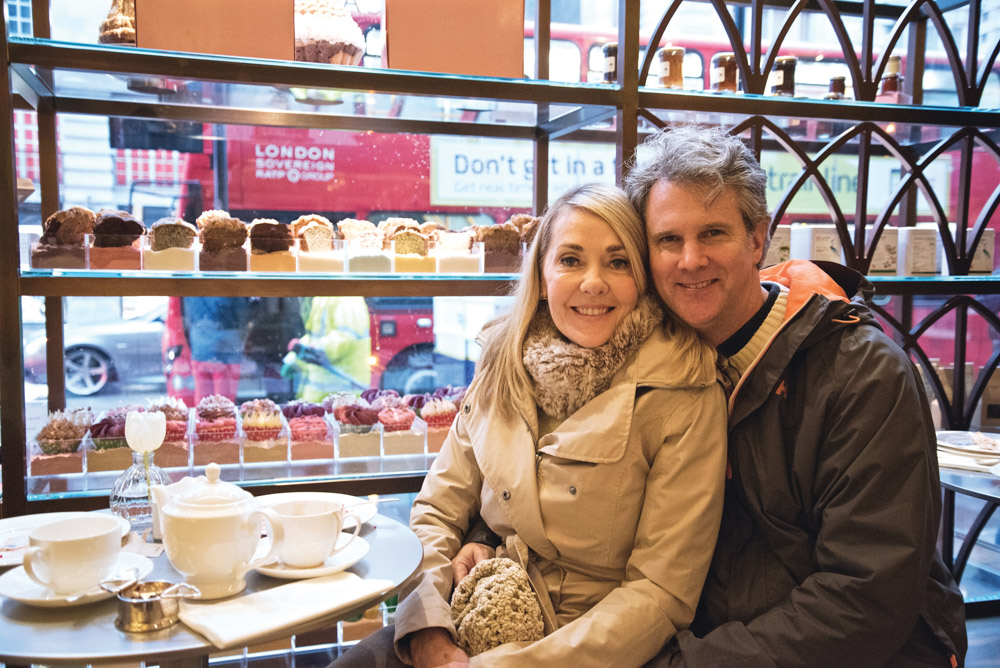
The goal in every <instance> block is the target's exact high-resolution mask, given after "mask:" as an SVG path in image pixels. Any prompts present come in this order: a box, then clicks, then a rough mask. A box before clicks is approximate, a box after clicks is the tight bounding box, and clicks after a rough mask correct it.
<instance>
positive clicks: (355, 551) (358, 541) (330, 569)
mask: <svg viewBox="0 0 1000 668" xmlns="http://www.w3.org/2000/svg"><path fill="white" fill-rule="evenodd" d="M350 537H351V534H349V533H341V534H340V538H338V539H337V543H338V544H339V545H343V544H344V542H346V541H347V540H348V539H349V538H350ZM261 542H264V541H261ZM368 549H369V546H368V541H366V540H365V539H364V538H361V537H358V538H355V539H354V542H352V543H351V544H350V545H348V546H347V547H345V548H344V549H343V550H341V551H340V552H337V553H336V554H333V555H331V556H329V557H327V558H326V561H324V562H323V563H322V564H320V565H319V566H313V567H311V568H293V567H291V566H286V565H285V564H283V563H281V562H280V561H272V562H271V563H269V564H266V565H264V566H259V567H258V568H257V569H256V570H257V572H258V573H263V574H264V575H270V576H271V577H272V578H281V579H283V580H304V579H306V578H318V577H320V576H321V575H333V574H334V573H339V572H340V571H343V570H346V569H348V568H350V567H351V566H353V565H354V564H356V563H358V562H359V561H361V560H362V559H364V557H365V555H366V554H368Z"/></svg>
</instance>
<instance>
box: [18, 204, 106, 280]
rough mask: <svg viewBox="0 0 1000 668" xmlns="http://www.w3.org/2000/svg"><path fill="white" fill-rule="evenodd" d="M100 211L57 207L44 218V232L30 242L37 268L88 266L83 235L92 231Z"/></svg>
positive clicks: (75, 207)
mask: <svg viewBox="0 0 1000 668" xmlns="http://www.w3.org/2000/svg"><path fill="white" fill-rule="evenodd" d="M96 222H97V214H96V213H94V212H93V211H91V210H90V209H88V208H86V207H82V206H74V207H70V208H69V209H62V210H60V211H56V212H55V213H54V214H52V215H51V216H49V217H48V218H46V219H45V223H44V224H43V225H42V236H41V238H39V240H38V242H37V243H35V244H33V245H32V246H31V266H32V268H34V269H85V268H86V266H87V256H86V250H85V248H84V235H87V234H93V232H94V224H95V223H96Z"/></svg>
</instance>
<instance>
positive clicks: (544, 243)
mask: <svg viewBox="0 0 1000 668" xmlns="http://www.w3.org/2000/svg"><path fill="white" fill-rule="evenodd" d="M573 209H579V210H581V211H586V212H588V213H590V214H593V215H595V216H597V217H598V218H600V219H601V220H603V221H604V222H606V223H607V224H608V226H609V227H610V228H611V229H612V231H613V232H614V233H615V234H616V235H618V238H619V239H621V242H622V246H624V248H625V255H626V257H627V258H628V260H629V264H630V265H631V269H632V277H633V279H634V280H635V285H636V288H637V289H638V291H639V294H640V295H642V294H645V292H646V286H647V284H648V281H647V278H646V276H647V257H648V256H647V252H646V250H647V249H646V233H645V230H644V228H643V224H642V220H641V219H640V218H639V216H638V214H637V213H636V212H635V209H633V208H632V205H631V204H630V203H629V200H628V197H626V195H625V193H624V192H623V191H622V190H621V189H619V188H616V187H615V186H609V185H605V184H601V183H590V184H587V185H583V186H579V187H577V188H574V189H572V190H569V191H568V192H566V193H564V194H563V195H562V196H561V197H559V198H558V199H557V200H556V201H555V202H553V203H552V204H551V205H549V207H548V208H547V209H546V210H545V213H544V215H543V216H542V219H541V221H540V222H539V224H538V232H537V233H536V235H535V240H534V242H533V243H532V244H531V246H530V248H529V249H528V252H527V255H525V257H524V260H523V263H522V267H521V279H520V280H519V281H518V282H517V285H515V286H514V289H513V297H514V304H513V306H512V307H511V310H510V311H508V312H507V313H505V314H504V315H502V316H500V317H498V318H495V319H493V320H492V321H490V322H489V323H487V324H486V326H485V327H484V328H483V332H482V335H481V336H482V338H483V352H482V355H480V358H479V363H478V365H477V367H476V378H475V381H474V383H473V387H472V388H470V395H471V396H470V401H473V402H475V404H476V406H477V407H478V408H479V409H480V410H482V411H488V410H490V409H493V410H495V411H497V412H498V413H499V415H500V416H501V417H502V418H504V419H508V420H509V419H511V418H513V417H514V416H515V406H517V405H518V404H520V403H523V402H525V401H528V400H534V391H533V389H532V385H531V379H530V378H529V377H528V372H527V371H526V370H525V368H524V362H523V351H522V346H523V344H524V337H525V335H526V334H527V332H528V327H529V326H530V325H531V321H532V319H533V318H534V317H535V314H536V313H537V312H538V309H539V308H540V307H541V308H547V306H546V305H545V303H544V302H543V301H542V300H541V299H540V295H541V288H542V280H543V277H542V264H543V263H544V261H545V255H546V254H547V253H548V251H549V248H550V247H551V245H552V235H553V229H554V228H555V224H556V222H557V221H558V220H559V219H560V218H562V216H564V215H565V214H567V213H569V212H570V211H571V210H573ZM666 327H667V334H668V335H669V336H674V337H681V339H682V340H681V341H680V342H681V343H682V347H683V349H684V351H685V355H684V357H685V359H684V360H678V363H679V364H682V363H683V364H688V363H694V361H695V357H694V356H695V355H698V356H699V359H700V355H701V354H702V351H701V350H700V349H701V347H702V346H701V344H700V342H699V340H698V338H697V334H696V333H695V332H694V330H692V329H690V328H689V327H687V326H686V325H683V324H681V323H679V322H677V320H676V319H675V318H674V317H673V316H672V315H670V314H668V315H667V318H666Z"/></svg>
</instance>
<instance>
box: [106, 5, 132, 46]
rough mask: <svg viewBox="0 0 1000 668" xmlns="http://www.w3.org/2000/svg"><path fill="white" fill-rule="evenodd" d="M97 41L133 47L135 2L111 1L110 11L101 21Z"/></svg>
mask: <svg viewBox="0 0 1000 668" xmlns="http://www.w3.org/2000/svg"><path fill="white" fill-rule="evenodd" d="M97 41H99V42H100V43H101V44H131V45H133V46H134V45H135V0H111V9H109V10H108V16H107V18H106V19H104V20H103V21H101V32H100V35H99V36H98V38H97Z"/></svg>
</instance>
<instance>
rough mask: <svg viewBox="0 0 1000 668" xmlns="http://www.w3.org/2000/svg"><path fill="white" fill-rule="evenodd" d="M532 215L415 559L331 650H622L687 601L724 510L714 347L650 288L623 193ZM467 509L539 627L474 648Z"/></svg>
mask: <svg viewBox="0 0 1000 668" xmlns="http://www.w3.org/2000/svg"><path fill="white" fill-rule="evenodd" d="M539 225H540V227H539V231H538V234H537V237H536V240H535V242H534V244H533V245H532V246H531V249H530V251H529V253H528V256H527V258H526V259H525V261H524V270H523V276H522V278H521V280H520V282H519V284H518V286H517V288H516V296H515V302H514V306H513V308H512V310H511V311H510V313H508V314H507V315H505V316H502V317H500V318H498V319H496V320H494V321H493V322H491V323H490V324H489V325H487V326H486V328H485V329H484V331H483V333H482V337H481V338H482V341H483V353H482V356H481V359H480V363H479V367H478V369H477V371H476V377H475V378H474V380H473V382H472V384H471V386H470V388H469V392H468V393H467V395H466V398H465V400H464V402H463V405H462V406H461V408H460V411H459V416H458V418H457V419H456V421H455V423H454V425H453V427H452V430H451V433H450V434H449V436H448V438H447V440H446V442H445V444H444V447H443V449H442V451H441V453H440V454H439V455H438V457H437V459H436V461H435V462H434V465H433V466H432V468H431V470H430V472H429V473H428V475H427V478H426V480H425V482H424V485H423V489H422V490H421V491H420V494H419V495H418V497H417V500H416V502H415V503H414V506H413V510H412V514H411V517H410V526H411V527H412V529H413V530H414V531H415V532H416V533H417V535H418V536H419V537H420V539H421V542H422V543H423V545H424V560H423V565H422V567H421V572H420V573H419V574H418V576H417V577H416V578H415V579H414V580H413V581H412V582H411V583H410V584H409V585H408V586H407V588H406V589H405V590H404V592H403V595H402V596H401V602H400V605H399V607H398V608H397V611H396V626H395V629H394V631H393V630H391V629H388V630H385V631H384V632H383V633H381V634H377V635H376V637H374V638H371V639H370V640H368V641H367V642H363V643H361V644H360V645H359V646H358V647H356V648H355V649H354V650H352V652H350V653H348V654H347V655H345V657H344V658H343V659H341V661H340V662H338V663H337V664H336V665H398V663H397V660H400V661H402V663H403V664H407V665H410V664H412V665H415V666H419V667H424V666H446V665H453V666H454V665H466V664H471V665H483V666H518V667H522V666H543V665H545V666H567V665H572V666H574V667H575V668H584V667H586V666H595V667H601V668H604V667H606V666H612V665H613V666H638V665H641V664H642V663H644V662H645V661H647V660H648V659H650V658H651V657H652V656H653V655H654V654H656V652H657V651H658V650H659V649H660V648H661V647H662V646H663V642H664V639H665V638H669V637H671V636H672V635H673V634H674V633H676V632H677V631H678V630H681V629H684V628H686V627H687V626H688V624H689V623H690V622H691V619H692V618H693V616H694V611H695V606H696V604H697V601H698V596H699V594H700V592H701V588H702V584H703V582H704V579H705V574H706V572H707V570H708V565H709V561H710V559H711V555H712V550H713V548H714V546H715V539H716V534H717V530H718V526H719V519H720V515H721V511H722V490H723V476H724V468H725V437H726V433H725V429H726V426H725V425H726V414H725V406H724V400H723V394H722V390H721V389H720V388H719V386H718V384H717V383H716V381H715V361H714V360H715V355H714V351H712V350H711V349H710V348H707V347H706V346H705V345H704V344H702V343H701V342H700V340H699V339H698V337H697V336H696V334H695V333H694V332H693V331H692V330H690V329H689V328H687V327H686V326H684V325H682V324H680V323H678V322H677V321H675V320H674V319H673V318H670V317H666V318H665V317H664V313H663V311H662V310H661V307H660V306H659V305H658V303H657V302H656V300H655V299H654V298H652V297H651V296H650V295H648V294H647V292H646V264H645V257H646V241H645V234H644V231H643V227H642V223H641V222H640V220H639V218H638V216H637V215H636V214H635V212H634V210H633V209H632V207H631V206H630V205H629V203H628V200H627V199H626V198H625V196H624V194H623V193H622V192H621V191H620V190H619V189H617V188H614V187H611V186H605V185H596V184H595V185H587V186H583V187H580V188H577V189H574V190H572V191H570V192H568V193H566V194H565V195H563V196H562V197H560V198H559V199H558V200H557V201H556V202H554V203H553V204H552V206H551V207H550V208H549V209H548V211H547V212H546V214H545V215H544V217H543V218H542V220H541V222H540V224H539ZM477 516H481V517H482V518H483V520H484V521H485V522H486V524H487V525H488V526H489V528H490V529H491V530H492V531H493V532H494V533H496V534H497V535H498V536H499V537H500V538H501V540H502V544H501V546H500V547H499V548H498V549H497V556H505V557H509V558H511V559H513V560H515V561H516V562H518V563H519V564H520V565H522V566H523V567H524V568H525V569H526V570H527V573H528V576H529V578H530V580H531V583H532V587H533V589H534V590H535V593H536V594H537V598H538V601H539V604H540V608H541V610H542V617H543V620H544V633H545V635H544V637H543V638H542V639H541V640H537V641H534V642H516V643H507V644H503V645H500V646H499V647H496V648H494V649H492V650H490V651H487V652H484V653H482V654H478V655H476V656H474V657H472V658H471V660H470V658H469V657H468V656H466V654H465V653H464V652H463V651H462V650H461V649H459V648H458V647H457V646H456V645H455V642H454V638H455V628H454V626H453V624H452V621H451V615H450V605H449V600H450V596H451V591H452V575H453V574H452V564H451V559H452V558H453V557H454V556H455V555H456V553H457V552H458V550H459V547H460V546H461V544H462V538H463V536H464V534H465V532H466V531H467V529H468V527H469V523H470V521H471V520H472V519H474V518H476V517H477ZM389 633H394V638H393V640H394V648H393V649H394V652H395V656H391V655H389V656H386V655H387V654H390V652H391V651H392V650H389V651H387V650H388V647H387V645H388V639H389ZM380 642H381V643H382V645H381V647H382V649H379V643H380Z"/></svg>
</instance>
